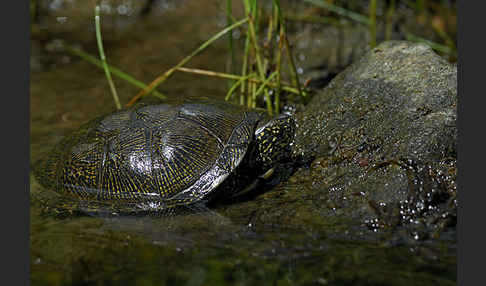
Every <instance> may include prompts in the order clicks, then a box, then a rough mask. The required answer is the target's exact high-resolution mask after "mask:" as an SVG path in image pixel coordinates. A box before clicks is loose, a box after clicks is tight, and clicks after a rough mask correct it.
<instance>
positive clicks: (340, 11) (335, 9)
mask: <svg viewBox="0 0 486 286" xmlns="http://www.w3.org/2000/svg"><path fill="white" fill-rule="evenodd" d="M304 1H305V2H308V3H311V4H314V5H316V6H318V7H321V8H325V9H328V10H329V11H332V12H334V13H336V14H338V15H341V16H344V17H348V18H350V19H352V20H354V21H356V22H359V23H362V24H365V25H369V24H370V19H369V18H368V17H366V16H364V15H361V14H358V13H356V12H353V11H349V10H346V9H344V8H342V7H339V6H336V5H333V4H330V3H328V2H325V1H322V0H304Z"/></svg>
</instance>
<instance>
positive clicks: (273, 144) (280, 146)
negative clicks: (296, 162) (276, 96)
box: [255, 114, 295, 170]
mask: <svg viewBox="0 0 486 286" xmlns="http://www.w3.org/2000/svg"><path fill="white" fill-rule="evenodd" d="M294 133H295V121H294V118H293V116H292V115H288V114H280V115H278V116H277V117H274V118H266V119H264V120H261V121H260V122H259V123H258V125H257V128H256V131H255V142H256V161H257V162H258V163H259V165H260V166H262V167H263V168H264V170H265V169H269V168H271V167H272V166H274V165H275V164H276V163H278V162H283V161H285V160H288V159H289V158H290V156H291V147H292V143H293V140H294Z"/></svg>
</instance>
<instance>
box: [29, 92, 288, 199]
mask: <svg viewBox="0 0 486 286" xmlns="http://www.w3.org/2000/svg"><path fill="white" fill-rule="evenodd" d="M264 118H265V116H264V115H263V114H262V113H258V112H255V111H249V110H246V109H244V108H242V107H239V106H235V105H232V104H228V103H224V102H222V103H214V102H211V103H203V102H200V103H190V104H187V103H186V104H182V105H166V104H159V105H143V106H140V107H137V108H134V109H128V110H122V111H117V112H114V113H112V114H109V115H106V116H103V117H100V118H97V119H94V120H92V121H90V122H88V123H87V124H85V125H83V126H82V127H81V128H80V129H79V130H77V131H76V132H74V133H72V134H71V135H70V136H68V137H66V138H65V139H64V140H62V141H61V142H60V144H59V145H58V146H56V147H55V148H54V150H53V151H52V152H51V153H50V154H49V155H48V156H47V157H46V158H45V159H43V160H41V162H40V163H39V165H38V166H37V168H36V169H37V170H36V171H35V174H36V176H37V178H38V179H39V181H40V183H41V184H42V185H44V186H45V187H47V188H49V189H52V190H55V191H56V192H58V193H60V194H63V195H69V196H73V197H76V198H79V199H83V200H97V201H117V202H118V201H119V202H131V203H139V204H141V205H144V206H143V207H146V208H161V207H163V206H165V205H184V204H188V203H191V202H194V201H197V200H201V199H204V198H205V197H206V196H207V195H208V194H209V193H210V192H211V191H212V190H214V189H215V188H216V187H217V186H218V185H219V184H220V183H221V182H222V181H224V180H225V179H226V177H227V176H228V175H229V174H230V173H231V172H232V171H233V170H234V169H235V168H236V166H238V164H240V162H241V161H242V159H243V157H244V156H245V154H246V152H247V150H248V148H249V145H250V143H251V142H254V140H255V131H256V128H257V126H258V123H259V122H260V120H262V119H264ZM266 120H268V119H266ZM273 128H274V129H275V127H273ZM260 129H261V128H260ZM271 130H273V129H271ZM292 136H293V135H292ZM266 148H268V147H266ZM260 149H261V148H260Z"/></svg>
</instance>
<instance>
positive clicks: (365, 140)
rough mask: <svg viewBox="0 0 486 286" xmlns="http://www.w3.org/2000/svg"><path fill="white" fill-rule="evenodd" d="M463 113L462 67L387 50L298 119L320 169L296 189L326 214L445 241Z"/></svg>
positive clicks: (300, 177)
mask: <svg viewBox="0 0 486 286" xmlns="http://www.w3.org/2000/svg"><path fill="white" fill-rule="evenodd" d="M456 105H457V67H456V66H455V65H454V64H450V63H448V62H447V61H446V60H444V59H443V58H441V57H440V56H438V55H437V54H436V53H434V51H432V50H431V49H430V48H429V47H428V46H426V45H423V44H417V43H410V42H402V41H390V42H384V43H382V44H381V45H379V46H377V47H376V48H374V49H373V50H371V51H370V52H368V53H367V54H366V55H365V56H363V57H362V58H361V59H360V60H359V61H357V62H355V63H354V64H352V65H351V66H349V67H348V68H347V69H346V70H344V71H343V72H342V73H340V74H339V75H338V76H336V78H334V80H333V81H331V83H330V84H329V85H328V86H327V87H326V88H325V89H323V90H322V91H321V92H319V93H318V94H317V95H316V96H315V97H314V98H313V99H312V100H311V101H310V103H309V104H308V105H307V107H306V108H305V110H304V111H303V112H300V113H298V114H297V123H298V128H297V135H296V142H295V148H294V151H295V155H296V156H299V157H303V158H304V159H312V160H313V162H312V164H311V166H310V168H309V169H303V170H300V171H298V172H297V173H296V174H295V175H294V176H293V178H291V183H292V182H293V183H295V184H299V185H302V186H310V189H312V190H313V191H311V193H312V198H313V201H314V204H313V205H314V206H316V205H317V206H318V207H317V208H318V209H319V210H318V212H319V213H320V214H321V215H322V214H324V215H326V214H332V215H336V214H337V215H342V216H345V217H350V218H353V219H358V220H362V221H364V222H366V223H367V224H368V226H370V227H371V228H381V227H395V226H399V225H410V223H411V222H413V225H420V226H425V227H426V229H434V230H436V231H434V232H433V233H434V234H437V233H439V232H440V231H437V230H443V229H444V228H445V226H448V225H451V224H452V225H455V220H456V206H457V201H456V195H455V193H456V187H455V176H456V150H457V149H456V145H457V125H456V116H457V110H456ZM430 227H431V228H430ZM421 233H424V232H423V231H422V232H421ZM427 233H428V232H427ZM414 235H415V236H417V233H415V234H414Z"/></svg>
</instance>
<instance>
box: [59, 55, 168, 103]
mask: <svg viewBox="0 0 486 286" xmlns="http://www.w3.org/2000/svg"><path fill="white" fill-rule="evenodd" d="M66 51H67V52H69V53H70V54H72V55H75V56H78V57H80V58H81V59H83V60H85V61H87V62H89V63H91V64H93V65H95V66H97V67H99V68H101V69H103V63H102V62H101V61H100V60H98V59H97V58H95V57H93V56H92V55H90V54H88V53H86V52H83V51H81V50H78V49H75V48H72V47H70V46H66ZM107 67H108V69H109V70H110V72H111V73H112V74H113V75H115V76H117V77H119V78H121V79H123V80H124V81H126V82H128V83H130V84H132V85H133V86H136V87H138V88H141V89H144V88H146V87H147V85H146V84H145V83H143V82H141V81H139V80H137V79H135V78H134V77H132V76H130V75H128V74H127V73H125V72H123V71H121V70H120V69H118V68H116V67H113V66H111V65H109V64H107ZM153 94H154V95H156V96H157V97H159V98H161V99H165V98H167V97H166V96H165V95H163V94H162V93H160V92H158V91H156V90H154V92H153Z"/></svg>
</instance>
